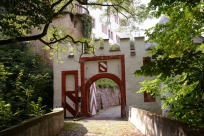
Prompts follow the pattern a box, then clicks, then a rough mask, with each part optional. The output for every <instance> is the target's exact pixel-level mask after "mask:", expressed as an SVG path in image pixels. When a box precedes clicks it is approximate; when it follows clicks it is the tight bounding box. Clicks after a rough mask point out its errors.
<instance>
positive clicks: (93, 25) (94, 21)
mask: <svg viewBox="0 0 204 136" xmlns="http://www.w3.org/2000/svg"><path fill="white" fill-rule="evenodd" d="M92 28H96V20H95V19H94V18H93V17H92Z"/></svg>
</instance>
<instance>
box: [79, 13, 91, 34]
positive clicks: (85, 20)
mask: <svg viewBox="0 0 204 136" xmlns="http://www.w3.org/2000/svg"><path fill="white" fill-rule="evenodd" d="M81 21H82V27H83V36H84V37H85V38H90V36H91V32H92V25H93V24H92V17H91V16H90V15H88V14H82V17H81Z"/></svg>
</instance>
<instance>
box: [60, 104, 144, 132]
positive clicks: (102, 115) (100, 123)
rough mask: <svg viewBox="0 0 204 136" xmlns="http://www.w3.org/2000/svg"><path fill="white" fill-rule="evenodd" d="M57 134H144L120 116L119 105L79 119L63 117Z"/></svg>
mask: <svg viewBox="0 0 204 136" xmlns="http://www.w3.org/2000/svg"><path fill="white" fill-rule="evenodd" d="M58 136H144V135H143V134H142V133H141V132H140V131H139V130H137V129H136V128H135V126H134V125H133V124H132V123H130V122H129V121H127V120H126V119H123V118H121V117H120V106H116V107H111V108H109V109H106V110H100V111H99V112H98V113H97V115H95V116H93V117H89V118H88V117H87V118H85V119H82V120H80V121H75V122H74V121H73V120H70V119H65V128H64V130H63V131H62V132H61V133H60V134H59V135H58Z"/></svg>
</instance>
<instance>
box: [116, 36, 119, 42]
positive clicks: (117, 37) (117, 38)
mask: <svg viewBox="0 0 204 136" xmlns="http://www.w3.org/2000/svg"><path fill="white" fill-rule="evenodd" d="M116 42H117V43H120V37H119V36H118V35H116Z"/></svg>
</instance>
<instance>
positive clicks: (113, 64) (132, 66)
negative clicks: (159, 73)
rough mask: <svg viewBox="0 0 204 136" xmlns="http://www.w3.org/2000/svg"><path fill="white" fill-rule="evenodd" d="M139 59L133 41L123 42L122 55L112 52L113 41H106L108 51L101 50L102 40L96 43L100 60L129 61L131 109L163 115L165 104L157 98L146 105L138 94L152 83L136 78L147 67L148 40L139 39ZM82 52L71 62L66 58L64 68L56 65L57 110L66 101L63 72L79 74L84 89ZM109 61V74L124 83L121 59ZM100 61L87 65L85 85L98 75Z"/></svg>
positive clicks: (126, 74)
mask: <svg viewBox="0 0 204 136" xmlns="http://www.w3.org/2000/svg"><path fill="white" fill-rule="evenodd" d="M134 40H135V52H136V55H135V56H131V55H130V39H129V38H124V39H120V51H114V52H113V51H109V49H110V47H109V40H108V39H105V40H104V49H99V40H98V41H95V45H96V49H95V55H96V56H107V55H108V56H111V55H124V57H125V61H124V62H125V83H126V104H127V106H132V105H134V106H135V107H137V108H141V109H145V110H149V111H153V112H156V113H160V114H161V101H160V99H159V98H156V102H144V95H143V93H140V94H138V93H137V91H138V90H139V88H140V87H141V85H140V84H139V82H141V81H143V80H148V79H149V78H145V77H135V76H134V72H135V70H137V69H140V67H141V66H142V65H143V57H146V56H148V55H147V52H146V51H145V42H144V37H135V39H134ZM80 54H81V52H76V53H75V54H74V57H73V58H68V54H66V53H65V54H62V55H61V60H62V61H64V63H63V64H59V63H57V61H56V60H54V61H53V64H54V65H53V68H54V107H61V106H62V104H61V101H62V85H61V82H62V81H61V71H69V70H78V73H79V74H78V85H79V86H80V85H81V73H80V63H79V58H80ZM81 57H94V55H93V54H92V55H91V54H83V55H82V56H81ZM105 61H107V73H111V74H114V75H116V76H117V77H119V78H120V79H121V69H120V68H121V67H120V65H121V61H120V60H119V59H111V60H105ZM98 62H100V61H98V60H96V61H86V62H85V64H84V66H85V71H84V72H85V73H84V74H85V79H84V80H85V81H87V80H88V79H89V78H91V77H92V76H94V75H96V74H97V73H99V72H98ZM127 108H128V107H127Z"/></svg>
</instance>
